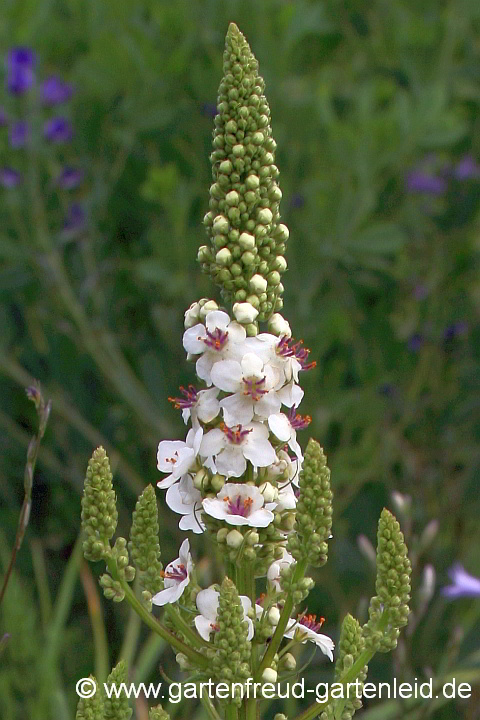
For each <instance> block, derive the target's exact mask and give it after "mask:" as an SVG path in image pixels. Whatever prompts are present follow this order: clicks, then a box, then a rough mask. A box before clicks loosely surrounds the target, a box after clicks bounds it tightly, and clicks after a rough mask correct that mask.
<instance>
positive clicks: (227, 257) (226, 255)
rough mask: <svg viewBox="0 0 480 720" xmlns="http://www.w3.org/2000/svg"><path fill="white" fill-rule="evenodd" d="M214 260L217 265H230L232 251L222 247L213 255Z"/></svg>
mask: <svg viewBox="0 0 480 720" xmlns="http://www.w3.org/2000/svg"><path fill="white" fill-rule="evenodd" d="M215 262H216V263H218V265H230V264H231V262H232V253H231V252H230V250H229V249H228V248H226V247H225V248H222V249H221V250H219V251H218V252H217V254H216V255H215Z"/></svg>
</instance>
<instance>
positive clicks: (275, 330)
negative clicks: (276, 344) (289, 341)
mask: <svg viewBox="0 0 480 720" xmlns="http://www.w3.org/2000/svg"><path fill="white" fill-rule="evenodd" d="M268 329H269V331H270V332H271V333H272V334H273V335H277V336H278V337H280V336H281V335H286V336H287V337H292V331H291V329H290V325H289V323H288V321H287V320H285V318H284V317H283V316H282V315H280V313H274V314H273V315H272V317H271V318H270V319H269V321H268Z"/></svg>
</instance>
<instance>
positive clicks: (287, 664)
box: [280, 653, 297, 672]
mask: <svg viewBox="0 0 480 720" xmlns="http://www.w3.org/2000/svg"><path fill="white" fill-rule="evenodd" d="M280 666H281V669H282V670H289V671H290V672H291V671H292V670H295V668H296V667H297V661H296V660H295V657H294V656H293V655H292V653H286V654H285V655H283V656H282V658H281V660H280Z"/></svg>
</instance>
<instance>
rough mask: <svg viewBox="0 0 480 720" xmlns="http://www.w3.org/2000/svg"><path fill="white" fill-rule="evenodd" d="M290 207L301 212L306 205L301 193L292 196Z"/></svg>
mask: <svg viewBox="0 0 480 720" xmlns="http://www.w3.org/2000/svg"><path fill="white" fill-rule="evenodd" d="M290 205H291V206H292V208H295V209H296V210H299V209H300V208H302V207H303V206H304V205H305V198H304V196H303V195H302V194H301V193H295V195H292V197H291V200H290Z"/></svg>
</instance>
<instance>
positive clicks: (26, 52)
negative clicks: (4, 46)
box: [6, 47, 36, 95]
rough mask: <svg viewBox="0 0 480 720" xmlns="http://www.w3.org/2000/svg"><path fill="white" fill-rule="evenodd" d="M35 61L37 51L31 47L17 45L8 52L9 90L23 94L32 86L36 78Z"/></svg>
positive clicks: (7, 83)
mask: <svg viewBox="0 0 480 720" xmlns="http://www.w3.org/2000/svg"><path fill="white" fill-rule="evenodd" d="M35 62H36V57H35V53H34V51H33V50H31V49H30V48H27V47H16V48H12V49H11V50H10V51H9V52H8V54H7V58H6V66H7V78H6V86H7V90H8V91H9V92H11V93H13V94H14V95H22V94H23V93H25V92H26V91H27V90H29V89H30V88H31V87H32V85H33V83H34V80H35V75H34V69H35Z"/></svg>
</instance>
